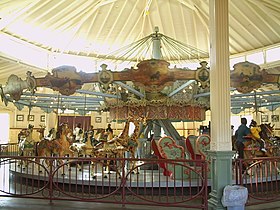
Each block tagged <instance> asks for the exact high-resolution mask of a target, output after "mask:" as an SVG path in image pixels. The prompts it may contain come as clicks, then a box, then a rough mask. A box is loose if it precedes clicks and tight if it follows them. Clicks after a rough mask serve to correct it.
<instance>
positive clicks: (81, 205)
mask: <svg viewBox="0 0 280 210" xmlns="http://www.w3.org/2000/svg"><path fill="white" fill-rule="evenodd" d="M153 208H156V209H159V208H162V209H166V210H183V209H186V208H170V207H157V206H155V207H154V206H139V205H126V206H124V207H122V205H120V204H104V203H88V202H76V201H53V204H50V203H49V201H48V200H38V199H26V198H7V197H1V198H0V209H1V210H16V209H20V210H77V209H78V210H86V209H94V210H120V209H127V210H130V209H131V210H132V209H133V210H148V209H149V210H150V209H153ZM245 209H246V210H280V202H273V203H269V204H261V205H255V206H248V207H246V208H245Z"/></svg>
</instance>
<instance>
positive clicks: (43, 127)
mask: <svg viewBox="0 0 280 210" xmlns="http://www.w3.org/2000/svg"><path fill="white" fill-rule="evenodd" d="M45 129H46V126H45V125H40V128H38V129H36V131H37V132H38V133H39V140H42V139H44V134H45Z"/></svg>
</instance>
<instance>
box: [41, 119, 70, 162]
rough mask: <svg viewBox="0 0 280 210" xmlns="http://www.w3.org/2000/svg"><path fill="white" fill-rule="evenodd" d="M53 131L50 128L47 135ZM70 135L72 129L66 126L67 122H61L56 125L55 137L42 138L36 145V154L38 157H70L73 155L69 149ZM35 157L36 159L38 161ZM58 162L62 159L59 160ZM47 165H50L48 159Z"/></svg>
mask: <svg viewBox="0 0 280 210" xmlns="http://www.w3.org/2000/svg"><path fill="white" fill-rule="evenodd" d="M54 132H55V130H54V129H51V131H50V132H49V135H50V136H51V135H52V134H53V133H54ZM71 136H72V130H71V129H70V128H69V127H68V124H66V123H63V124H61V125H60V126H59V127H58V131H57V133H56V137H55V138H54V139H51V140H50V139H47V138H44V139H43V140H41V141H40V142H39V143H38V146H37V155H38V159H39V157H52V156H58V157H65V156H66V155H69V156H70V157H73V156H74V153H73V151H71V150H70V145H71V143H70V142H71V140H72V139H71ZM38 159H37V161H38ZM59 163H60V164H62V163H63V161H59ZM47 165H50V163H49V161H47Z"/></svg>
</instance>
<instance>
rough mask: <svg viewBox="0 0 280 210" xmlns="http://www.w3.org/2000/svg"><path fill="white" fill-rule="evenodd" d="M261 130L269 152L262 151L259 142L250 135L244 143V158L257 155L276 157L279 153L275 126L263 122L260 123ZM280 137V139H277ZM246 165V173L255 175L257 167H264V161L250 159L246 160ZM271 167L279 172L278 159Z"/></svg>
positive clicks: (261, 135)
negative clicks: (274, 130)
mask: <svg viewBox="0 0 280 210" xmlns="http://www.w3.org/2000/svg"><path fill="white" fill-rule="evenodd" d="M260 128H261V131H260V133H259V134H260V137H261V138H262V139H263V140H264V141H265V148H266V150H267V152H262V151H260V147H259V145H258V142H257V141H255V140H253V139H252V138H251V137H250V136H249V137H248V140H247V141H246V142H245V143H244V145H245V148H244V159H248V158H255V157H275V156H278V155H279V146H278V145H279V143H278V142H279V140H280V138H279V137H275V136H274V132H273V126H271V125H270V123H269V124H261V125H260ZM277 139H278V140H277ZM244 166H245V167H246V170H245V171H244V173H247V174H248V175H251V176H253V175H254V173H255V170H257V168H262V161H261V160H258V161H250V162H246V161H245V162H244ZM271 167H272V168H273V169H275V171H276V172H277V173H278V174H279V173H280V169H279V168H278V166H277V161H272V162H271Z"/></svg>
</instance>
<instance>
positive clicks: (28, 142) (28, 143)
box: [18, 125, 35, 168]
mask: <svg viewBox="0 0 280 210" xmlns="http://www.w3.org/2000/svg"><path fill="white" fill-rule="evenodd" d="M32 133H33V126H32V125H29V126H28V128H26V129H22V130H21V131H20V133H19V135H18V136H19V151H20V155H21V156H35V142H34V140H33V137H32ZM27 165H28V161H24V167H23V168H25V167H26V166H27Z"/></svg>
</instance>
